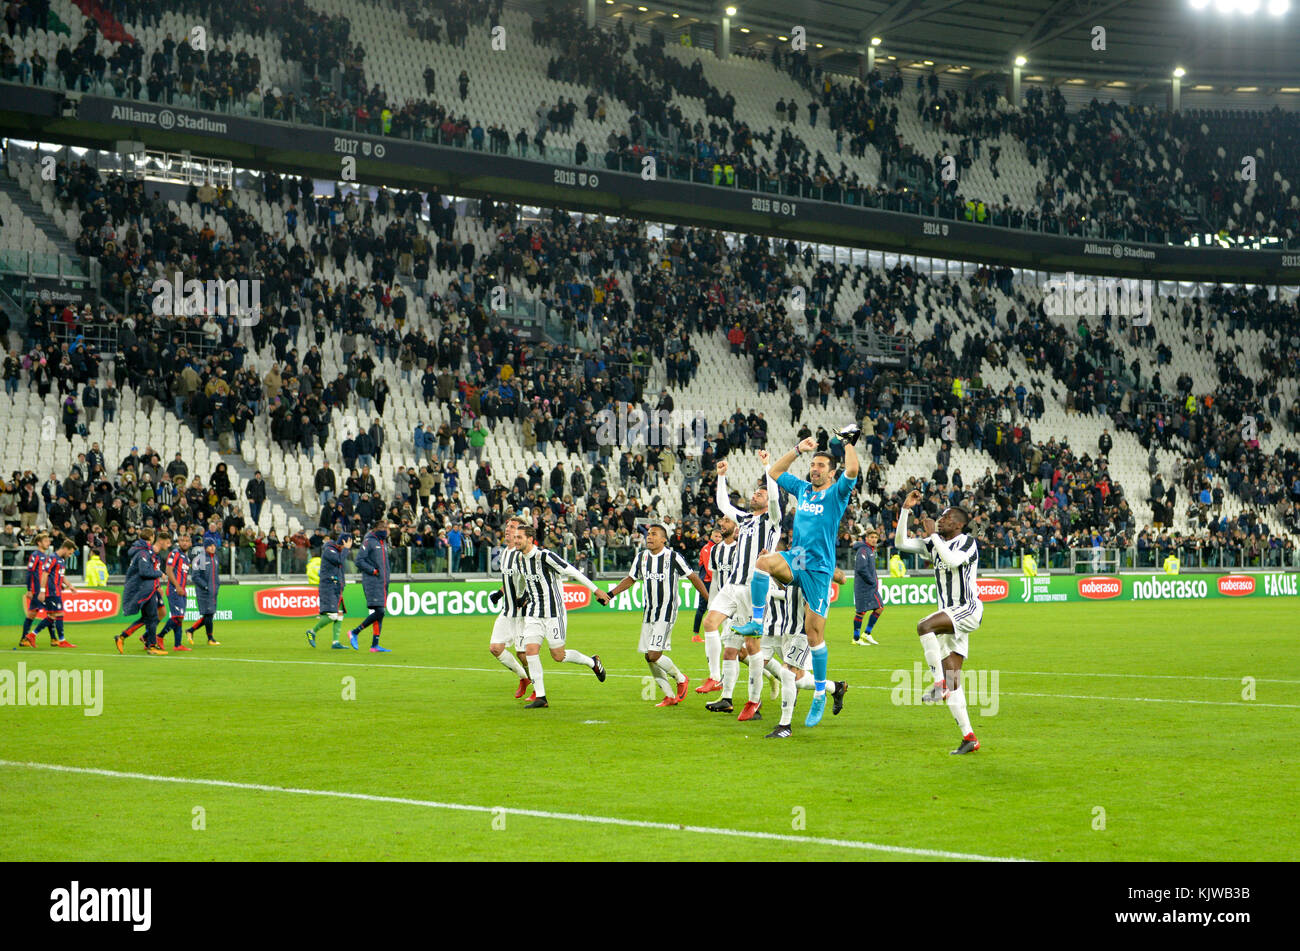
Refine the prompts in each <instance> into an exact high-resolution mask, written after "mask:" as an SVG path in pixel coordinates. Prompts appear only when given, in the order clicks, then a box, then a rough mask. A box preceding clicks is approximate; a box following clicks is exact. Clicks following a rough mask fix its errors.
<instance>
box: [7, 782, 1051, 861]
mask: <svg viewBox="0 0 1300 951" xmlns="http://www.w3.org/2000/svg"><path fill="white" fill-rule="evenodd" d="M0 766H7V767H10V768H13V769H40V770H48V771H51V772H57V773H77V774H80V775H84V776H107V777H109V778H110V779H137V780H143V781H145V782H151V783H183V784H185V785H190V786H218V787H222V788H225V789H244V790H248V791H250V792H271V793H290V794H292V795H297V796H325V797H330V798H334V799H358V800H362V801H364V802H382V803H390V804H393V805H400V806H419V807H421V808H424V809H450V810H453V811H456V812H486V813H492V814H496V815H501V814H505V815H512V816H529V817H531V818H535V819H557V820H560V821H564V822H586V823H590V824H593V825H609V826H623V827H625V828H631V829H656V830H661V831H664V832H695V833H699V834H701V835H720V836H727V837H730V838H735V839H763V840H766V841H769V842H791V843H796V844H799V845H826V846H832V847H834V848H841V849H859V850H862V851H866V852H889V853H893V854H896V855H919V856H923V857H926V858H935V859H964V860H967V861H972V862H1026V861H1030V860H1029V859H1018V858H1004V857H999V856H992V855H976V854H973V853H969V852H947V851H944V850H942V849H913V848H908V847H907V846H903V845H882V844H881V843H878V842H864V841H861V840H858V839H825V838H820V837H818V836H801V835H784V834H781V833H777V832H755V831H751V830H749V829H723V828H717V827H715V826H694V825H679V824H677V823H671V822H648V821H646V820H641V819H618V818H615V817H613V816H588V815H583V814H581V813H576V812H546V811H544V810H541V809H512V808H510V807H508V806H475V805H469V804H466V803H459V802H435V801H433V800H429V799H407V798H403V797H400V796H372V795H370V794H368V793H354V792H338V791H335V790H332V789H297V788H294V787H292V786H270V785H266V784H263V783H239V782H233V781H231V780H225V779H193V778H189V777H182V776H154V775H151V774H149V773H127V772H120V771H118V770H114V769H95V768H92V767H87V766H62V765H58V764H54V763H23V762H16V761H13V760H0Z"/></svg>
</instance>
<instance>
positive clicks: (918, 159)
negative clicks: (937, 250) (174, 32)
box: [0, 0, 1300, 242]
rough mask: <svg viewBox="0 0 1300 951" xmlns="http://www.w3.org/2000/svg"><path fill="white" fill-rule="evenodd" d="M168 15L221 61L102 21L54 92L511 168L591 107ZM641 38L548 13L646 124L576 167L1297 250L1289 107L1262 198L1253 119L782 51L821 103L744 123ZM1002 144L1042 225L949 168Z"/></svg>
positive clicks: (456, 26) (252, 11)
mask: <svg viewBox="0 0 1300 951" xmlns="http://www.w3.org/2000/svg"><path fill="white" fill-rule="evenodd" d="M106 6H107V7H108V9H109V11H110V12H111V13H113V14H114V15H115V16H116V17H117V18H118V19H119V20H121V21H122V22H123V23H126V24H139V25H148V24H151V23H154V24H156V23H159V22H160V15H161V13H162V12H163V10H164V6H163V5H162V3H161V2H160V0H112V2H110V3H108V4H106ZM393 6H394V9H395V10H398V11H400V13H401V14H402V16H403V17H404V18H405V21H406V23H407V26H408V27H409V28H410V29H411V31H412V32H413V33H414V34H415V35H417V36H419V37H421V38H422V39H424V40H426V41H427V42H429V43H430V44H434V45H437V44H441V43H443V42H444V40H445V41H446V42H447V43H448V44H450V45H458V46H462V47H463V46H464V44H465V38H466V36H467V35H468V32H469V30H470V28H471V27H473V28H481V29H485V30H486V29H490V28H491V27H494V26H496V25H497V24H499V23H500V18H501V0H494V2H492V3H489V4H474V3H469V2H466V0H439V2H435V3H432V4H427V5H426V4H417V3H415V2H413V0H405V2H402V0H398V2H395V3H394V4H393ZM47 8H48V2H47V0H27V2H15V3H13V4H10V6H9V9H11V10H12V11H13V18H12V21H11V22H10V23H9V33H10V35H12V34H13V33H14V32H15V31H25V30H27V29H30V28H32V27H34V26H38V25H40V24H41V23H44V22H45V17H46V10H47ZM166 9H169V10H170V9H175V10H177V11H178V12H182V13H186V14H193V15H194V16H196V17H201V19H202V21H203V22H204V23H205V24H208V27H207V28H208V31H209V34H210V36H211V37H212V39H211V41H210V43H209V44H208V48H207V49H206V50H195V49H193V48H191V46H190V45H189V41H188V38H187V37H185V36H181V37H178V38H175V39H173V38H172V37H171V36H170V35H169V36H168V38H167V39H166V40H164V42H163V43H162V45H161V47H160V48H159V49H156V50H145V49H143V48H142V47H141V45H140V43H139V41H138V40H134V39H133V40H130V41H125V42H122V43H119V44H116V46H115V48H114V49H111V50H110V49H109V48H108V46H109V44H106V43H104V42H102V41H101V39H100V35H99V27H98V25H97V24H96V22H95V20H94V19H93V18H87V20H86V22H85V24H84V35H83V37H82V39H81V40H80V41H78V42H76V43H75V44H73V43H70V42H69V43H64V44H63V47H62V49H61V50H60V51H59V54H58V56H57V61H56V63H54V64H53V69H54V71H55V73H56V74H57V75H59V76H60V77H61V82H62V83H63V85H64V86H65V87H66V88H77V89H81V90H83V91H88V90H89V89H90V88H91V85H92V84H93V83H98V84H105V83H106V84H108V85H110V86H111V87H112V91H113V92H114V93H115V94H116V95H121V96H132V97H136V98H148V99H149V100H150V101H167V102H172V101H174V99H175V97H176V96H178V95H183V96H188V97H191V98H192V99H193V100H194V101H195V102H197V104H198V105H200V106H201V107H203V108H209V109H212V108H217V109H221V108H226V107H227V106H228V105H231V104H239V105H240V106H241V107H242V108H246V109H250V110H252V111H253V112H256V113H264V114H266V115H269V116H271V117H274V118H290V119H295V120H297V121H310V122H315V123H320V124H324V125H328V126H332V127H338V128H342V127H347V128H353V127H355V128H358V129H360V130H363V131H367V132H370V133H372V134H391V135H399V136H410V137H415V138H419V139H423V140H426V141H440V142H443V143H445V144H454V145H458V146H461V147H472V148H475V149H480V150H481V149H483V148H485V146H486V147H487V148H489V149H490V150H492V151H495V152H500V153H508V152H509V151H510V149H511V143H512V142H513V143H514V147H515V151H516V154H520V155H527V154H529V151H530V148H531V149H532V150H533V151H535V152H536V153H538V154H539V155H541V156H543V157H545V156H546V155H547V151H546V150H547V144H546V137H547V135H548V133H554V132H556V131H557V130H564V131H570V130H571V129H572V127H573V122H574V117H575V115H576V114H577V112H578V111H579V110H580V109H581V108H582V106H579V105H578V104H577V103H575V101H574V98H573V97H572V96H570V97H568V98H567V99H566V98H565V97H564V96H561V97H559V99H558V100H557V101H556V102H553V103H551V102H545V101H543V102H542V103H541V104H540V105H539V107H538V109H537V122H536V125H535V127H534V128H532V129H528V128H521V129H518V130H513V129H510V128H507V127H506V124H505V123H504V122H503V121H500V120H498V119H495V118H494V117H491V116H488V117H481V116H480V117H477V118H474V117H471V116H470V115H469V114H468V113H467V112H466V111H465V109H464V107H463V106H462V105H461V104H463V103H464V101H465V99H466V95H467V90H468V88H469V84H470V83H471V82H472V78H471V77H470V76H469V75H468V74H467V73H466V72H464V71H462V72H461V73H460V74H459V75H458V76H457V77H456V78H455V80H454V82H453V80H452V77H451V76H450V75H446V76H444V77H443V92H442V93H439V92H438V75H437V70H436V68H435V65H430V66H429V67H428V68H426V70H425V74H424V84H425V91H426V94H427V98H425V99H423V100H419V99H411V100H407V101H404V102H396V101H392V100H390V98H389V96H388V94H387V93H386V92H385V91H384V90H383V89H382V88H380V87H379V86H378V85H376V84H373V83H368V81H367V79H366V74H365V60H366V55H367V51H366V50H365V49H364V48H363V47H362V45H361V44H359V43H356V42H354V41H353V39H352V31H351V24H350V22H349V21H348V19H347V17H346V16H342V15H337V16H330V15H327V14H325V13H322V12H319V11H316V10H313V9H312V8H311V7H310V6H308V5H307V3H306V2H305V0H292V2H288V3H277V4H273V5H269V6H267V5H263V4H259V3H257V2H255V0H232V2H230V3H223V4H212V3H208V2H205V0H182V2H179V3H176V4H168V5H167V7H166ZM240 31H242V32H243V33H244V34H247V35H254V36H263V35H271V36H273V37H274V38H275V40H276V41H277V43H278V49H279V52H280V55H281V57H282V58H283V59H284V60H285V61H286V62H292V63H295V64H298V66H299V67H300V70H301V76H302V81H301V85H300V86H298V87H290V86H287V85H286V86H284V87H281V86H275V85H273V84H271V83H269V82H266V81H265V80H264V78H263V76H262V64H261V63H260V62H259V60H258V57H257V56H256V55H253V54H250V53H249V52H248V51H247V50H246V49H245V48H244V47H243V46H242V45H240V46H238V48H232V40H233V41H235V42H236V43H238V40H239V36H238V32H240ZM635 33H636V26H635V24H634V25H633V26H632V27H631V28H630V29H629V28H627V27H625V25H624V21H623V20H622V19H619V20H617V21H616V24H615V26H614V27H613V28H612V29H604V28H601V27H597V28H594V29H588V28H587V26H586V23H585V18H584V14H583V13H582V11H581V9H580V8H578V7H573V8H564V7H552V8H550V9H549V10H548V11H547V13H546V14H545V15H544V16H541V17H538V18H536V19H535V20H534V22H533V26H532V39H533V41H534V42H535V43H538V44H544V45H548V46H550V47H551V48H553V49H554V50H555V52H556V55H555V56H554V57H552V58H551V60H550V62H549V63H548V66H547V75H548V77H549V78H551V79H553V80H559V81H564V82H568V83H573V84H576V85H578V86H580V87H586V88H587V89H588V93H587V95H586V96H585V97H584V98H583V105H585V112H586V116H587V118H588V120H591V121H598V122H601V123H603V122H604V117H605V113H606V98H607V97H608V98H609V99H613V100H617V101H620V102H622V103H624V104H625V105H626V106H627V108H628V109H629V110H630V112H631V113H632V115H631V119H630V121H629V122H628V123H627V124H626V127H622V126H621V125H620V126H619V127H611V128H609V130H608V131H607V132H604V131H603V130H602V134H604V136H605V139H604V141H601V142H596V141H592V142H588V141H586V139H585V138H583V139H581V140H580V141H579V142H578V143H577V146H576V148H575V152H576V155H575V161H577V162H578V164H585V163H587V162H592V163H600V164H603V165H604V166H605V167H607V168H614V169H616V168H622V169H625V170H637V171H639V170H640V169H641V167H642V166H641V159H642V158H643V157H644V156H646V155H652V156H654V157H655V158H656V160H657V161H660V162H663V163H665V166H666V167H667V168H671V170H672V172H673V173H674V174H676V175H677V176H680V177H690V178H692V179H694V180H696V181H702V182H714V183H719V182H720V181H726V182H728V183H730V182H732V181H734V182H735V183H736V184H737V185H739V186H740V187H743V188H752V189H759V190H767V191H778V192H782V193H785V194H815V195H818V196H820V197H824V198H826V199H828V200H832V201H849V202H852V203H857V204H869V205H874V206H884V207H890V208H897V209H898V210H903V211H909V212H913V213H922V214H927V215H937V216H940V217H947V218H957V219H960V218H962V217H963V216H970V213H971V208H972V207H976V206H978V208H979V213H978V216H976V217H974V218H973V219H972V220H979V221H990V222H996V223H998V224H1003V225H1008V226H1011V227H1017V228H1019V227H1024V228H1029V229H1033V230H1040V229H1041V230H1045V231H1048V232H1051V233H1060V234H1072V235H1080V236H1088V235H1103V234H1105V235H1115V234H1123V233H1124V232H1125V231H1128V232H1130V233H1132V235H1133V236H1134V237H1135V238H1137V239H1142V240H1153V241H1160V242H1164V241H1169V242H1180V241H1185V240H1186V239H1187V238H1188V237H1189V236H1190V235H1191V234H1193V233H1207V232H1219V233H1222V234H1225V235H1233V236H1247V237H1256V236H1265V235H1267V236H1278V235H1281V236H1286V235H1290V236H1292V237H1294V236H1295V235H1296V234H1297V233H1300V201H1297V199H1296V198H1295V196H1294V195H1293V194H1292V191H1291V189H1290V187H1289V184H1288V183H1289V180H1290V178H1292V177H1294V176H1295V175H1296V174H1300V163H1298V162H1297V161H1296V160H1295V158H1294V151H1295V150H1294V148H1293V145H1294V142H1295V141H1296V139H1297V138H1298V137H1300V114H1298V113H1295V112H1283V111H1281V110H1280V109H1276V108H1275V109H1273V110H1271V111H1269V112H1267V113H1252V114H1251V115H1250V116H1249V117H1247V119H1246V120H1245V121H1248V122H1249V123H1250V124H1251V127H1252V129H1254V134H1253V137H1252V138H1251V140H1250V141H1249V143H1247V144H1248V145H1249V146H1251V147H1250V148H1249V150H1248V151H1249V154H1250V155H1251V156H1252V157H1256V158H1257V157H1258V156H1259V155H1263V156H1264V158H1265V159H1266V160H1267V161H1268V162H1269V163H1270V164H1269V167H1270V168H1271V169H1273V170H1274V171H1276V172H1279V173H1280V174H1276V175H1274V174H1261V175H1259V176H1257V178H1256V179H1254V180H1250V179H1247V178H1245V177H1243V176H1242V175H1240V174H1237V173H1238V172H1239V171H1240V161H1241V158H1242V156H1240V155H1238V154H1237V152H1238V151H1241V148H1240V147H1239V146H1240V132H1241V129H1240V128H1239V125H1240V122H1241V121H1242V120H1241V117H1240V116H1238V117H1237V118H1236V120H1234V119H1233V118H1231V117H1229V118H1225V117H1223V116H1211V115H1209V114H1203V113H1201V112H1198V111H1196V110H1184V111H1183V112H1181V113H1179V114H1177V115H1173V116H1171V115H1169V114H1168V113H1166V112H1164V111H1161V110H1156V109H1151V108H1149V107H1140V106H1123V105H1120V104H1118V103H1116V102H1106V103H1103V102H1099V101H1097V100H1094V101H1093V102H1091V103H1089V104H1088V105H1087V106H1085V107H1084V108H1082V109H1080V110H1078V111H1076V112H1067V110H1066V101H1065V99H1064V97H1063V96H1062V94H1061V92H1060V90H1059V89H1055V88H1053V89H1051V90H1050V91H1049V92H1046V93H1045V92H1044V91H1043V89H1042V88H1041V87H1038V86H1033V85H1030V86H1028V87H1027V88H1026V91H1025V101H1024V103H1023V104H1022V106H1021V107H1020V108H1018V109H1016V108H1013V107H1012V106H1011V105H1010V104H1008V103H1007V102H1006V100H1005V99H1003V98H1001V97H999V96H998V94H997V92H996V91H995V90H994V89H993V88H992V87H990V86H985V87H983V88H982V89H977V88H976V87H975V86H974V85H970V86H968V87H967V88H966V89H964V90H963V91H962V92H960V93H959V92H958V91H956V90H953V89H940V85H939V81H938V76H937V74H935V73H933V72H932V73H930V74H929V75H917V76H916V78H915V88H914V91H909V90H908V88H907V84H906V83H905V82H904V80H903V77H902V74H901V73H899V72H898V71H896V70H893V69H892V68H891V70H890V71H888V72H884V71H882V70H879V69H877V70H874V71H873V72H872V73H871V74H870V75H868V76H867V77H865V79H863V80H858V79H850V78H847V77H842V76H837V75H832V74H830V73H826V72H824V71H823V69H822V67H821V65H819V64H818V63H816V62H815V61H813V60H812V59H810V58H809V57H808V55H807V54H806V53H801V52H792V51H788V50H783V49H781V48H780V47H776V48H773V49H772V50H771V51H769V52H768V53H765V54H763V56H764V57H765V58H767V59H768V61H769V62H770V63H771V65H772V66H773V68H774V69H776V70H780V71H782V72H785V73H788V74H789V75H790V77H791V78H792V79H793V80H794V81H795V82H796V83H798V84H800V85H801V86H802V88H803V90H804V92H805V94H806V95H807V96H808V101H807V102H806V103H804V102H802V101H800V100H797V99H796V98H795V97H793V96H791V97H790V98H789V101H788V102H787V100H786V98H785V97H784V96H781V97H779V98H778V100H777V101H776V103H775V105H774V107H773V113H772V115H770V116H757V115H739V114H737V109H736V101H735V98H734V96H733V95H732V94H731V93H730V92H728V91H725V90H721V89H719V88H717V87H716V86H714V85H712V84H711V83H710V82H709V81H708V80H707V78H706V76H705V74H704V71H703V68H702V66H701V63H700V62H699V60H698V59H697V60H696V61H695V62H694V63H692V64H691V65H689V66H688V65H685V64H684V63H683V62H682V61H681V60H680V59H679V58H677V57H676V56H674V55H672V54H670V53H669V52H668V51H667V50H666V49H665V44H666V37H665V35H664V34H663V33H662V32H660V31H659V30H658V29H656V28H654V27H651V28H649V29H648V30H647V31H646V33H645V37H644V41H642V40H638V39H637V38H636V36H635ZM49 69H50V64H48V63H45V62H43V61H42V60H41V58H40V57H39V56H34V57H25V58H23V59H21V60H19V59H18V58H17V57H16V56H15V55H14V53H13V51H12V49H10V47H9V46H8V45H7V44H6V43H4V41H3V38H0V72H2V73H3V75H4V77H5V78H9V79H18V80H19V81H23V82H37V83H40V82H43V81H45V76H46V73H47V71H48V70H49ZM909 93H910V97H909ZM457 95H458V96H459V102H457V101H456V97H457ZM677 97H688V98H694V99H698V100H700V101H701V102H702V103H703V104H704V108H705V112H706V118H707V122H702V121H699V120H697V121H695V122H690V121H688V120H687V118H686V117H685V116H684V115H683V113H682V111H681V109H680V107H679V106H678V105H677V104H676V103H675V102H674V99H676V98H677ZM900 108H905V109H911V108H914V109H915V111H916V114H917V116H918V117H919V118H920V120H921V121H922V122H923V123H925V124H927V125H929V126H931V127H932V128H934V129H935V130H936V131H938V132H939V133H940V134H941V135H942V136H943V139H942V146H943V147H942V149H941V150H940V151H938V152H936V153H935V154H934V155H933V156H927V155H924V154H921V152H920V151H918V149H916V148H915V147H914V144H913V143H909V142H908V141H907V140H906V137H905V136H904V135H902V134H900V131H899V125H898V117H899V110H900ZM819 118H820V119H821V121H822V122H823V124H824V126H826V127H828V128H829V129H830V131H831V132H832V133H834V135H835V153H834V154H833V155H827V154H824V153H823V152H821V151H820V150H816V149H813V148H810V147H809V145H808V144H807V141H806V140H805V138H804V137H803V136H802V135H801V130H802V129H803V127H804V124H805V123H806V124H807V125H808V127H810V128H811V127H815V126H816V125H817V123H818V121H819ZM485 121H486V125H485V124H484V122H485ZM1234 121H1235V122H1237V124H1236V125H1234ZM1004 137H1005V139H1006V141H1015V142H1017V143H1020V144H1021V145H1022V146H1023V148H1024V151H1025V153H1026V156H1027V159H1028V161H1029V163H1030V165H1031V167H1033V168H1034V169H1035V170H1036V171H1038V172H1040V173H1041V181H1040V183H1039V186H1038V193H1037V194H1036V196H1035V200H1034V202H1033V203H1031V204H1030V205H1029V206H1025V205H1022V204H1020V203H1018V202H1016V201H1013V200H1012V199H1011V198H1010V196H1008V195H1007V194H1005V193H1004V194H1001V195H997V194H971V193H969V191H968V188H967V186H965V185H964V184H963V181H964V179H965V178H966V176H963V175H961V174H960V173H959V174H958V176H957V177H956V178H952V177H948V178H945V176H944V175H943V174H942V166H943V164H944V162H943V159H944V157H945V156H947V155H951V156H953V157H954V159H955V160H956V161H957V162H958V164H959V165H960V167H961V168H962V169H967V168H970V167H971V165H972V163H976V162H981V161H983V160H985V159H987V161H988V163H989V170H990V171H991V172H992V174H993V176H994V178H995V179H996V178H997V176H998V161H999V158H1000V157H1001V153H1002V151H1003V148H1004ZM760 145H761V146H762V151H761V152H760V150H759V146H760ZM846 148H847V150H848V154H849V157H850V158H863V157H864V156H865V155H866V153H867V150H868V148H870V149H871V150H873V153H874V155H875V156H876V157H877V158H878V166H879V174H878V176H875V177H874V179H873V180H867V179H864V178H862V177H860V175H859V171H860V170H861V169H863V166H861V165H860V164H855V167H854V168H850V167H849V166H848V164H846V163H845V162H844V161H843V158H842V156H843V152H844V150H845V149H846ZM1152 157H1155V158H1154V160H1153V158H1152ZM724 170H726V171H725V173H724ZM867 178H868V179H871V178H872V176H867ZM918 186H919V187H918Z"/></svg>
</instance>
